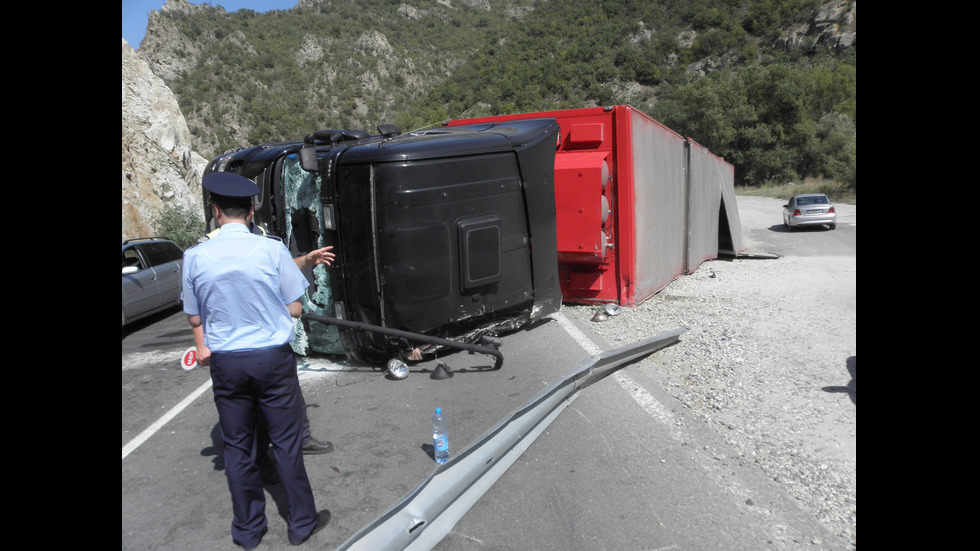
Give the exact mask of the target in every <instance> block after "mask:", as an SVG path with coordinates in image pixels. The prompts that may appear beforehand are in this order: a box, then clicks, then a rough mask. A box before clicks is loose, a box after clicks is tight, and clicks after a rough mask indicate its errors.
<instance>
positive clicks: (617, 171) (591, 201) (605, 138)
mask: <svg viewBox="0 0 980 551" xmlns="http://www.w3.org/2000/svg"><path fill="white" fill-rule="evenodd" d="M533 118H554V119H556V120H557V121H558V124H559V126H560V127H561V132H560V137H559V141H558V143H557V152H556V155H555V207H556V216H557V231H558V236H557V237H558V267H559V277H560V278H561V289H562V298H563V300H564V301H566V302H575V303H583V304H591V303H603V302H615V303H618V304H621V305H624V306H636V305H637V304H640V303H641V302H643V301H644V300H646V299H647V298H649V297H651V296H653V295H654V294H655V293H657V292H658V291H660V290H661V289H663V288H664V287H666V286H667V284H668V283H670V282H671V281H673V280H674V279H676V278H677V277H678V276H680V275H681V274H685V273H691V272H693V271H694V270H696V269H697V267H698V266H700V265H701V263H702V262H704V261H705V260H709V259H713V258H717V257H718V254H719V253H730V254H736V253H738V252H739V251H741V250H744V249H745V246H744V245H743V243H742V235H741V224H740V222H739V218H738V208H737V206H736V204H735V193H734V167H732V165H731V164H729V163H726V162H725V161H724V160H723V159H721V158H720V157H716V156H714V155H712V154H711V153H710V152H709V151H708V150H707V149H705V148H704V147H703V146H700V145H699V144H697V143H696V142H694V141H692V140H690V139H684V138H683V137H681V136H680V135H678V134H677V133H676V132H674V131H672V130H670V129H669V128H667V127H665V126H664V125H662V124H660V123H659V122H657V121H655V120H653V119H652V118H650V117H649V116H647V115H645V114H643V113H641V112H640V111H637V110H636V109H634V108H632V107H629V106H625V105H619V106H614V107H595V108H586V109H570V110H563V111H548V112H540V113H524V114H517V115H501V116H494V117H482V118H477V119H465V120H456V121H450V122H448V123H447V126H456V125H461V124H473V123H479V122H491V121H493V122H503V121H508V120H518V119H533Z"/></svg>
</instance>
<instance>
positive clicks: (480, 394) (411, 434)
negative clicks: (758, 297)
mask: <svg viewBox="0 0 980 551" xmlns="http://www.w3.org/2000/svg"><path fill="white" fill-rule="evenodd" d="M777 216H778V214H777ZM744 218H745V216H744V215H743V233H745V232H757V233H754V234H753V235H754V236H756V237H758V238H759V239H767V240H773V241H772V245H773V246H772V248H769V249H768V250H770V251H772V250H774V249H776V252H782V251H778V247H786V246H788V245H787V243H790V241H789V240H786V241H785V242H782V241H780V240H781V239H782V238H783V237H785V235H784V230H782V228H781V225H778V224H774V225H772V226H762V227H747V225H746V221H745V220H744ZM843 222H844V221H843V220H842V224H840V225H839V226H838V229H837V230H836V231H834V232H823V233H822V234H819V235H817V232H819V230H803V231H812V232H814V234H815V235H816V238H815V239H811V240H808V241H809V243H808V244H807V245H806V246H807V247H811V246H812V247H817V248H823V247H827V248H830V249H833V248H835V247H840V246H841V245H840V243H839V240H840V238H841V236H846V235H847V234H845V233H843V232H849V231H850V232H853V231H854V230H853V228H849V227H848V226H847V224H846V223H843ZM798 241H799V240H793V241H792V242H798ZM851 241H853V235H851ZM818 252H819V251H818V250H814V251H813V253H814V254H816V253H818ZM793 254H797V255H799V254H809V253H808V252H807V251H799V250H797V251H794V252H793ZM662 329H663V330H664V331H668V330H671V329H675V328H674V327H664V328H662ZM191 345H193V338H192V336H191V332H190V329H189V327H188V326H187V322H186V317H185V316H184V315H183V314H182V313H181V312H179V311H171V312H166V313H163V314H161V315H158V316H155V317H153V318H149V319H147V320H144V321H141V322H137V323H135V324H134V325H133V326H132V327H131V328H130V329H129V330H128V331H127V332H126V333H125V334H124V336H123V340H122V389H123V392H122V429H123V431H122V443H123V459H122V548H123V549H124V550H158V549H159V550H164V549H167V550H198V549H215V550H221V549H229V550H231V549H238V547H236V546H235V545H234V544H233V543H232V541H231V536H230V523H231V503H230V498H229V495H228V488H227V482H226V479H225V473H224V465H223V460H222V457H221V445H220V441H219V438H218V429H217V413H216V411H215V408H214V404H213V401H212V396H211V391H210V379H209V376H208V372H207V370H206V369H204V368H196V369H194V370H191V371H186V370H184V369H182V368H181V367H180V365H179V358H180V355H181V352H183V350H185V349H186V348H188V347H189V346H191ZM674 346H684V340H683V336H682V337H681V339H680V342H679V343H678V344H676V345H674ZM609 349H610V347H609V345H607V344H606V343H605V342H604V341H603V340H602V339H601V338H600V337H598V336H597V335H596V334H595V333H594V332H593V331H592V330H591V328H590V327H587V326H583V325H581V324H577V323H575V322H573V321H571V320H570V319H569V318H568V317H566V316H564V315H562V314H558V315H555V316H552V317H551V318H549V319H547V320H545V321H543V322H541V323H539V324H537V325H536V326H534V327H533V328H531V329H529V330H525V331H521V332H518V333H515V334H511V335H507V336H506V337H504V345H503V346H502V348H501V351H502V352H503V353H504V357H505V360H504V365H503V367H502V368H501V369H500V370H498V371H490V370H488V367H489V366H491V365H492V358H490V357H487V356H481V355H472V354H467V353H452V354H447V355H446V356H445V357H443V358H442V361H443V362H445V363H446V364H447V365H448V366H449V367H450V369H451V370H452V372H453V377H451V378H449V379H444V380H435V379H431V378H430V377H429V374H430V373H431V372H432V370H433V369H435V363H434V362H424V363H420V364H418V365H416V366H413V367H412V369H411V373H410V375H409V376H408V378H407V379H405V380H402V381H394V380H389V379H387V378H385V377H384V375H383V373H382V372H381V371H380V370H377V369H372V368H366V367H359V366H352V365H348V364H347V363H346V362H344V361H342V359H340V358H300V380H301V384H302V386H303V391H304V395H305V397H306V401H307V404H308V406H309V409H308V415H309V417H310V419H311V423H312V427H313V433H314V435H315V436H316V437H317V438H319V439H321V440H330V441H332V442H333V443H334V446H335V448H336V449H335V450H334V451H333V452H332V453H329V454H325V455H319V456H307V458H306V466H307V471H308V473H309V475H310V479H311V482H312V485H313V491H314V495H315V497H316V499H317V506H318V508H327V509H329V510H330V511H331V513H332V520H331V522H330V525H329V526H328V527H327V528H326V529H325V530H323V531H322V532H320V533H318V534H316V535H314V536H313V537H312V538H311V539H310V540H309V541H308V542H307V543H305V544H304V547H312V548H326V549H336V548H337V547H339V546H341V545H342V544H343V543H344V542H345V541H346V540H348V538H350V537H351V536H352V535H353V534H354V533H356V532H357V531H358V530H360V529H361V528H363V527H364V526H366V525H368V524H370V523H371V522H372V521H374V520H375V519H376V518H377V517H378V516H379V515H380V514H381V513H383V512H384V511H385V510H387V509H388V508H389V507H390V506H392V505H394V504H395V503H397V502H398V501H399V500H401V499H402V498H404V497H405V496H406V494H408V493H409V492H410V491H411V490H412V489H413V488H415V487H416V486H417V485H418V484H419V483H420V482H421V481H422V480H424V479H425V478H426V477H427V476H428V475H430V474H431V473H432V471H433V470H434V469H435V468H436V466H437V465H436V464H435V463H434V461H433V460H432V458H431V455H430V453H431V452H430V450H431V443H432V442H431V427H430V424H429V420H430V417H431V414H432V410H433V409H434V408H435V407H441V408H443V410H444V412H445V413H446V416H447V419H448V422H449V432H450V442H451V448H452V449H454V450H459V449H462V448H463V447H464V446H466V445H467V444H468V443H470V442H472V441H473V440H475V439H477V438H478V437H480V436H481V435H482V434H484V432H485V431H486V430H487V429H489V428H490V427H491V426H493V425H494V424H495V423H497V422H498V421H499V420H500V419H502V418H504V417H505V416H507V415H508V414H510V413H511V412H513V411H514V410H515V409H517V408H518V407H520V406H522V405H524V404H525V403H527V402H528V401H529V400H530V399H531V398H532V397H533V396H534V395H535V394H537V393H538V392H539V391H540V390H542V389H543V388H545V387H547V386H548V385H549V384H550V383H551V382H553V381H555V380H557V379H559V378H561V377H563V376H565V375H567V374H568V373H570V372H571V371H573V370H574V368H575V367H576V366H577V365H579V364H580V363H581V362H583V361H585V360H586V359H587V358H588V357H589V356H590V355H591V354H594V353H596V352H597V351H599V350H609ZM727 448H728V444H726V443H725V442H724V441H723V439H722V438H721V437H719V435H718V434H717V433H716V432H715V431H713V430H711V429H710V428H709V427H706V426H704V424H703V423H700V422H698V421H696V420H694V419H692V418H690V417H689V416H688V414H687V413H686V412H685V410H684V408H683V407H681V406H680V405H679V404H678V403H677V402H676V400H674V399H673V398H672V397H671V396H669V395H668V394H667V393H666V392H664V390H663V386H662V385H661V384H660V382H659V381H658V380H657V377H656V374H655V373H654V372H651V371H649V370H646V371H643V372H639V371H636V370H631V369H630V366H627V367H625V368H623V369H622V370H620V371H618V372H617V373H616V374H615V375H613V376H611V377H608V378H606V379H604V380H602V381H600V382H599V383H597V384H595V385H592V386H591V387H589V388H587V389H586V390H584V391H583V392H582V393H581V394H580V395H579V396H578V397H577V399H576V400H575V401H574V402H573V403H572V404H571V406H570V407H569V408H568V409H566V410H565V411H563V412H562V413H561V415H559V416H558V417H557V419H556V420H555V421H554V422H553V423H552V424H551V425H550V426H549V427H548V429H547V430H546V431H545V432H544V433H543V434H542V435H541V436H540V437H539V438H538V439H537V440H536V441H534V443H533V444H532V445H531V446H530V447H529V448H528V449H527V450H526V451H525V452H524V453H523V455H521V456H520V458H519V459H518V460H517V461H516V462H515V463H514V464H513V465H512V466H511V467H510V468H509V469H508V470H507V472H506V473H504V475H503V476H502V477H501V478H500V479H499V480H498V481H497V482H496V483H495V484H494V485H493V486H492V487H491V488H490V489H489V490H488V491H487V492H486V494H485V495H484V496H483V497H482V498H481V499H480V500H479V501H478V502H477V503H476V504H475V505H473V506H472V508H470V510H469V512H468V513H466V514H465V515H464V516H463V517H462V518H461V519H460V520H459V522H458V523H456V525H455V526H454V528H453V529H452V531H451V532H450V533H449V534H448V535H447V536H446V537H445V538H444V539H443V540H442V542H440V543H439V544H438V545H437V546H436V549H443V550H458V549H461V550H483V549H494V550H510V549H512V550H551V549H554V550H571V549H588V550H654V549H690V550H699V549H704V550H736V549H745V550H752V549H795V548H804V547H805V548H808V549H814V546H813V545H812V543H811V542H814V541H817V542H819V541H828V540H832V539H833V536H832V535H830V534H829V533H827V531H826V529H825V528H824V527H823V526H821V524H820V523H819V522H818V521H817V519H815V518H813V517H812V516H810V515H808V514H806V513H805V512H804V511H803V510H802V509H801V507H800V506H799V505H798V504H797V503H796V502H795V500H794V499H793V498H791V497H790V496H788V495H787V494H786V493H785V492H783V491H782V490H781V489H780V488H779V487H778V486H777V485H776V484H775V483H774V482H773V481H772V480H770V479H768V478H767V477H766V476H765V475H764V474H763V473H761V472H759V471H758V469H755V468H753V467H752V466H740V465H738V464H724V465H721V464H719V462H718V461H716V460H715V459H714V458H716V457H718V456H719V455H724V454H725V452H726V450H727ZM266 491H267V498H268V503H267V513H268V516H269V533H268V534H266V536H265V537H264V539H263V540H262V543H261V545H260V547H259V549H271V550H276V549H292V548H293V546H291V545H290V544H289V542H288V540H287V538H286V523H285V520H284V517H285V508H286V504H285V500H284V495H283V493H282V490H281V488H280V487H277V486H271V487H267V488H266ZM747 496H751V497H747ZM797 546H798V547H797Z"/></svg>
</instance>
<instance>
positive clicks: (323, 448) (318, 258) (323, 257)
mask: <svg viewBox="0 0 980 551" xmlns="http://www.w3.org/2000/svg"><path fill="white" fill-rule="evenodd" d="M253 217H254V213H251V212H250V214H249V216H247V217H246V218H245V225H246V226H247V227H248V229H249V231H251V232H252V233H254V234H255V235H264V236H267V237H268V233H267V232H266V230H265V228H263V227H262V226H259V225H258V224H254V223H253V222H252V218H253ZM220 233H221V228H220V227H217V228H215V229H214V230H213V231H211V232H210V233H208V234H207V235H206V236H205V237H202V238H201V239H200V240H199V241H198V243H204V242H205V241H208V240H210V239H214V238H215V237H217V236H218V234H220ZM272 239H278V238H276V237H273V238H272ZM332 249H333V246H332V245H331V246H328V247H323V248H321V249H317V250H315V251H312V252H309V253H307V254H304V255H301V256H297V257H296V258H294V259H293V261H294V262H296V266H297V267H299V269H300V270H303V269H305V268H313V267H316V266H318V265H320V264H326V265H327V266H329V265H330V263H331V262H332V261H333V259H334V256H335V255H334V253H332V252H331V250H332ZM194 344H195V345H196V346H197V358H198V363H200V364H201V365H204V366H206V365H209V362H210V358H211V351H210V350H208V348H207V347H206V346H204V334H203V328H202V327H198V328H195V329H194ZM300 399H301V400H303V405H302V409H303V453H304V454H306V455H314V454H321V453H329V452H331V451H333V444H332V443H331V442H329V441H321V440H317V439H316V438H314V437H313V433H312V431H311V430H310V418H309V416H308V415H307V414H306V399H305V398H303V396H302V393H301V394H300ZM259 425H260V431H259V438H260V441H259V443H258V444H259V445H260V446H263V445H264V446H263V447H262V449H266V448H267V447H268V440H267V439H264V438H262V434H263V433H262V431H261V427H263V426H264V422H263V420H262V419H259ZM259 463H260V465H259V466H260V468H261V469H262V481H263V482H266V483H268V484H276V483H277V481H278V476H277V475H276V469H275V466H273V465H272V464H271V463H270V462H269V461H268V457H267V456H266V455H264V454H263V455H259Z"/></svg>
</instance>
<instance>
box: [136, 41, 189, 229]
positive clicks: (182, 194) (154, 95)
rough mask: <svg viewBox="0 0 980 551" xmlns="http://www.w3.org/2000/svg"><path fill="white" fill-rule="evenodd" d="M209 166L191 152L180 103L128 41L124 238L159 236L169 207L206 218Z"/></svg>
mask: <svg viewBox="0 0 980 551" xmlns="http://www.w3.org/2000/svg"><path fill="white" fill-rule="evenodd" d="M207 163H208V161H207V160H206V159H205V158H204V157H202V156H201V155H199V154H197V153H195V152H194V151H192V150H191V134H190V130H188V128H187V121H185V120H184V116H183V115H182V114H181V112H180V108H179V107H178V106H177V98H176V97H175V96H174V94H173V92H171V91H170V89H169V88H168V87H167V86H166V85H165V84H164V82H163V80H162V79H160V78H159V77H157V76H155V75H154V74H153V72H152V71H150V66H149V65H148V64H147V63H146V61H144V60H142V59H140V58H139V57H138V56H137V55H136V52H135V51H134V50H133V48H132V46H130V45H129V44H128V43H127V42H126V40H125V39H123V41H122V238H123V240H126V239H130V238H133V237H149V236H154V235H157V232H156V224H157V222H158V221H159V220H160V215H161V212H162V210H163V208H164V206H165V205H167V204H174V205H176V206H178V207H181V208H186V209H188V210H189V211H191V212H196V213H199V214H200V216H201V219H202V220H203V218H204V212H203V208H202V203H201V201H202V199H201V176H202V175H203V173H204V169H205V167H206V166H207Z"/></svg>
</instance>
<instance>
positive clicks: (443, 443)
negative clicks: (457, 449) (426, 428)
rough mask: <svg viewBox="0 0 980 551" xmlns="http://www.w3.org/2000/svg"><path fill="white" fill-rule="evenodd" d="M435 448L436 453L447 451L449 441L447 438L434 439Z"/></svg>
mask: <svg viewBox="0 0 980 551" xmlns="http://www.w3.org/2000/svg"><path fill="white" fill-rule="evenodd" d="M434 442H435V448H436V451H437V452H444V451H449V439H448V438H436V439H435V441H434Z"/></svg>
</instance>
